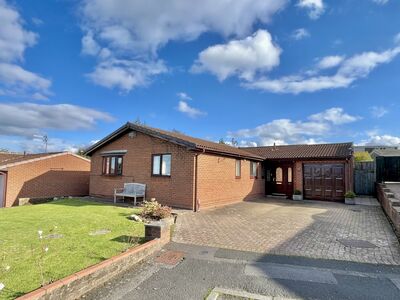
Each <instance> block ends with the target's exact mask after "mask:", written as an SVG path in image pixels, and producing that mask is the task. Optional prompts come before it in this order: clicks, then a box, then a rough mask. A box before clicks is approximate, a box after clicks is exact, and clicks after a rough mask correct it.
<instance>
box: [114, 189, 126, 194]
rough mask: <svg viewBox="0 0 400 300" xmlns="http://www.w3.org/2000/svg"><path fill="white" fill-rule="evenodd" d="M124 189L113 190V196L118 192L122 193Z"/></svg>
mask: <svg viewBox="0 0 400 300" xmlns="http://www.w3.org/2000/svg"><path fill="white" fill-rule="evenodd" d="M123 191H124V188H118V189H114V194H116V193H118V192H123Z"/></svg>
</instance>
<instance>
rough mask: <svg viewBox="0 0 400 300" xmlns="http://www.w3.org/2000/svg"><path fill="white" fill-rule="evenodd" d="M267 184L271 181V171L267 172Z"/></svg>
mask: <svg viewBox="0 0 400 300" xmlns="http://www.w3.org/2000/svg"><path fill="white" fill-rule="evenodd" d="M266 179H267V182H270V181H271V170H269V169H268V170H267V178H266Z"/></svg>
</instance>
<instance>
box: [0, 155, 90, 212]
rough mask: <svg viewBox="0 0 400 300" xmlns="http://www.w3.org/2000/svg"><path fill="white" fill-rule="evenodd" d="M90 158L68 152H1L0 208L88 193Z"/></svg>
mask: <svg viewBox="0 0 400 300" xmlns="http://www.w3.org/2000/svg"><path fill="white" fill-rule="evenodd" d="M89 171H90V160H88V159H86V158H84V157H81V156H79V155H75V154H72V153H69V152H58V153H41V154H21V153H0V207H10V206H17V205H21V204H24V203H25V201H28V200H35V199H42V198H53V197H61V196H84V195H88V193H89Z"/></svg>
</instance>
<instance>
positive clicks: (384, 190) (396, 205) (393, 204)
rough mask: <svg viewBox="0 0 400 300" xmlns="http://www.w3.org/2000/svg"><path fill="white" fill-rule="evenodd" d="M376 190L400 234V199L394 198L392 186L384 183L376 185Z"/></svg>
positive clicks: (384, 208) (397, 232)
mask: <svg viewBox="0 0 400 300" xmlns="http://www.w3.org/2000/svg"><path fill="white" fill-rule="evenodd" d="M376 192H377V197H378V200H379V202H380V203H381V205H382V207H383V210H384V211H385V213H386V215H387V216H388V217H389V219H390V220H391V221H392V223H393V226H394V228H395V229H396V234H397V235H399V234H400V200H399V199H396V198H394V194H393V193H392V192H391V191H390V188H389V187H388V186H386V185H385V184H383V183H378V184H377V185H376Z"/></svg>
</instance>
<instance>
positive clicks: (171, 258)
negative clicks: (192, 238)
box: [155, 251, 184, 266]
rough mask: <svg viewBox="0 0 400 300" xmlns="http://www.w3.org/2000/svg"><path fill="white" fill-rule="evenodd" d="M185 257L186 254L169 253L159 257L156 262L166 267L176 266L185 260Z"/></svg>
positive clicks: (178, 252)
mask: <svg viewBox="0 0 400 300" xmlns="http://www.w3.org/2000/svg"><path fill="white" fill-rule="evenodd" d="M183 255H184V253H183V252H180V251H168V252H165V253H163V254H161V255H160V256H159V257H157V258H156V260H155V261H156V262H158V263H161V264H164V265H169V266H175V265H176V264H178V263H179V262H180V261H181V260H182V259H183Z"/></svg>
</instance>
